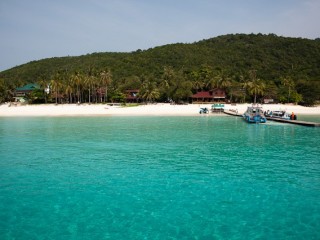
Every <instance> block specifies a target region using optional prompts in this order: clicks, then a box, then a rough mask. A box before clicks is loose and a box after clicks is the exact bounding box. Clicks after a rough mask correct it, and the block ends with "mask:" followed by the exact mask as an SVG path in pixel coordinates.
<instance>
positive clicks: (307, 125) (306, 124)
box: [224, 110, 320, 127]
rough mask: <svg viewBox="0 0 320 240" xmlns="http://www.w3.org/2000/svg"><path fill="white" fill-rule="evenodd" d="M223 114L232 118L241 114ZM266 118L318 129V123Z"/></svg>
mask: <svg viewBox="0 0 320 240" xmlns="http://www.w3.org/2000/svg"><path fill="white" fill-rule="evenodd" d="M224 113H225V114H227V115H231V116H234V117H242V114H239V113H237V112H234V111H229V110H225V111H224ZM266 118H267V120H269V121H275V122H281V123H289V124H296V125H301V126H306V127H320V123H315V122H306V121H297V120H285V119H280V118H272V117H266Z"/></svg>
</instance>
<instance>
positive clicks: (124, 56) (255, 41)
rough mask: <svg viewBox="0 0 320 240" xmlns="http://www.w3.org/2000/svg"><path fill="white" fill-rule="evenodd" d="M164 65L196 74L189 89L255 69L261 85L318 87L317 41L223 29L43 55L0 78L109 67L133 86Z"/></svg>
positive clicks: (157, 74)
mask: <svg viewBox="0 0 320 240" xmlns="http://www.w3.org/2000/svg"><path fill="white" fill-rule="evenodd" d="M166 69H167V70H168V69H170V70H171V71H173V72H174V73H175V77H174V78H175V79H178V78H179V79H180V78H182V79H183V80H182V81H189V83H190V85H193V86H194V85H196V84H197V83H196V82H197V81H200V80H201V81H202V82H203V84H202V85H203V87H191V89H190V91H193V92H194V91H196V90H199V89H200V88H205V87H204V86H205V85H206V84H205V83H208V82H210V78H212V79H213V78H214V77H217V76H218V75H219V74H220V76H221V75H225V76H227V77H228V79H229V80H230V81H231V82H236V83H237V82H238V83H240V82H241V81H240V80H241V78H243V76H248V73H249V72H250V71H255V73H256V76H257V77H258V78H259V79H261V80H263V81H264V82H265V83H267V85H270V84H271V85H275V86H276V87H277V88H279V87H280V82H281V79H283V78H288V77H289V78H290V79H292V81H293V82H294V83H295V86H297V89H299V84H300V85H301V84H304V85H306V84H307V85H310V84H311V85H313V86H316V88H318V87H319V80H320V41H319V39H317V40H310V39H301V38H286V37H279V36H276V35H274V34H269V35H262V34H257V35H256V34H250V35H246V34H235V35H224V36H219V37H215V38H211V39H207V40H202V41H199V42H195V43H192V44H183V43H177V44H170V45H165V46H160V47H155V48H152V49H148V50H143V51H142V50H137V51H135V52H131V53H108V52H106V53H92V54H87V55H83V56H77V57H69V56H68V57H60V58H49V59H43V60H40V61H33V62H29V63H27V64H24V65H21V66H17V67H15V68H12V69H9V70H6V71H3V72H1V73H0V79H2V80H3V81H4V82H5V83H6V84H9V85H12V86H20V85H22V84H24V83H30V82H36V81H38V80H39V79H47V80H48V81H49V80H51V79H53V78H54V77H55V76H56V75H57V73H59V74H60V76H61V74H62V73H63V75H64V77H63V78H64V79H65V81H66V79H68V78H70V77H71V76H72V75H73V74H75V73H81V74H85V75H97V76H98V73H100V72H102V71H110V72H111V74H112V84H113V88H120V89H121V87H122V88H125V87H139V86H138V85H139V84H142V83H143V82H145V79H148V81H150V82H154V83H156V86H158V87H159V85H160V83H161V82H162V81H163V79H164V78H165V76H164V75H165V74H166ZM178 73H179V74H178ZM177 75H179V76H177ZM68 76H69V77H68ZM132 79H136V80H132ZM137 79H138V80H137ZM171 81H177V80H171ZM132 82H135V83H132ZM233 85H237V84H233ZM206 86H208V84H207V85H206ZM273 87H274V86H273ZM229 88H230V86H229ZM302 88H303V87H302ZM264 92H268V91H264ZM298 92H299V91H298Z"/></svg>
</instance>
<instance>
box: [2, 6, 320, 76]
mask: <svg viewBox="0 0 320 240" xmlns="http://www.w3.org/2000/svg"><path fill="white" fill-rule="evenodd" d="M319 12H320V0H0V32H1V35H0V53H1V55H0V71H2V70H5V69H8V68H11V67H14V66H17V65H20V64H23V63H27V62H29V61H33V60H40V59H43V58H50V57H61V56H68V55H69V56H78V55H83V54H87V53H93V52H131V51H135V50H137V49H148V48H153V47H156V46H160V45H166V44H170V43H176V42H182V43H192V42H196V41H199V40H202V39H207V38H211V37H216V36H219V35H224V34H229V33H263V34H268V33H275V34H277V35H279V36H286V37H302V38H310V39H314V38H319V37H320V27H319V23H320V14H319Z"/></svg>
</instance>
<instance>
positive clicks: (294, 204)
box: [0, 115, 320, 240]
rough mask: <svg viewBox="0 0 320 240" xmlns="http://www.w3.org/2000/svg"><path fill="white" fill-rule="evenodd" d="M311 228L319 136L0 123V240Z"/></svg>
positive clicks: (187, 127) (192, 126)
mask: <svg viewBox="0 0 320 240" xmlns="http://www.w3.org/2000/svg"><path fill="white" fill-rule="evenodd" d="M314 118H315V117H314ZM319 229H320V128H313V127H303V126H297V125H285V124H281V123H275V122H268V123H267V124H260V125H259V124H247V123H246V122H244V121H243V120H242V119H241V118H235V117H229V116H201V115H199V116H194V117H73V118H71V117H53V118H46V117H35V118H32V117H29V118H0V239H3V240H6V239H28V240H29V239H118V240H121V239H320V231H319Z"/></svg>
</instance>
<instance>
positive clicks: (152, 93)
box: [139, 81, 160, 102]
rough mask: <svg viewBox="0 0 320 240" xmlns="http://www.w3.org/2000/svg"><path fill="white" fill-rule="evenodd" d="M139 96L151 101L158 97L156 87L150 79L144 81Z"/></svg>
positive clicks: (158, 93)
mask: <svg viewBox="0 0 320 240" xmlns="http://www.w3.org/2000/svg"><path fill="white" fill-rule="evenodd" d="M140 94H141V98H143V99H145V100H146V102H152V101H154V100H156V99H158V98H159V97H160V92H159V90H158V88H156V86H155V83H154V82H151V81H146V82H144V83H143V85H142V89H141V92H140V93H139V95H140Z"/></svg>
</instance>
